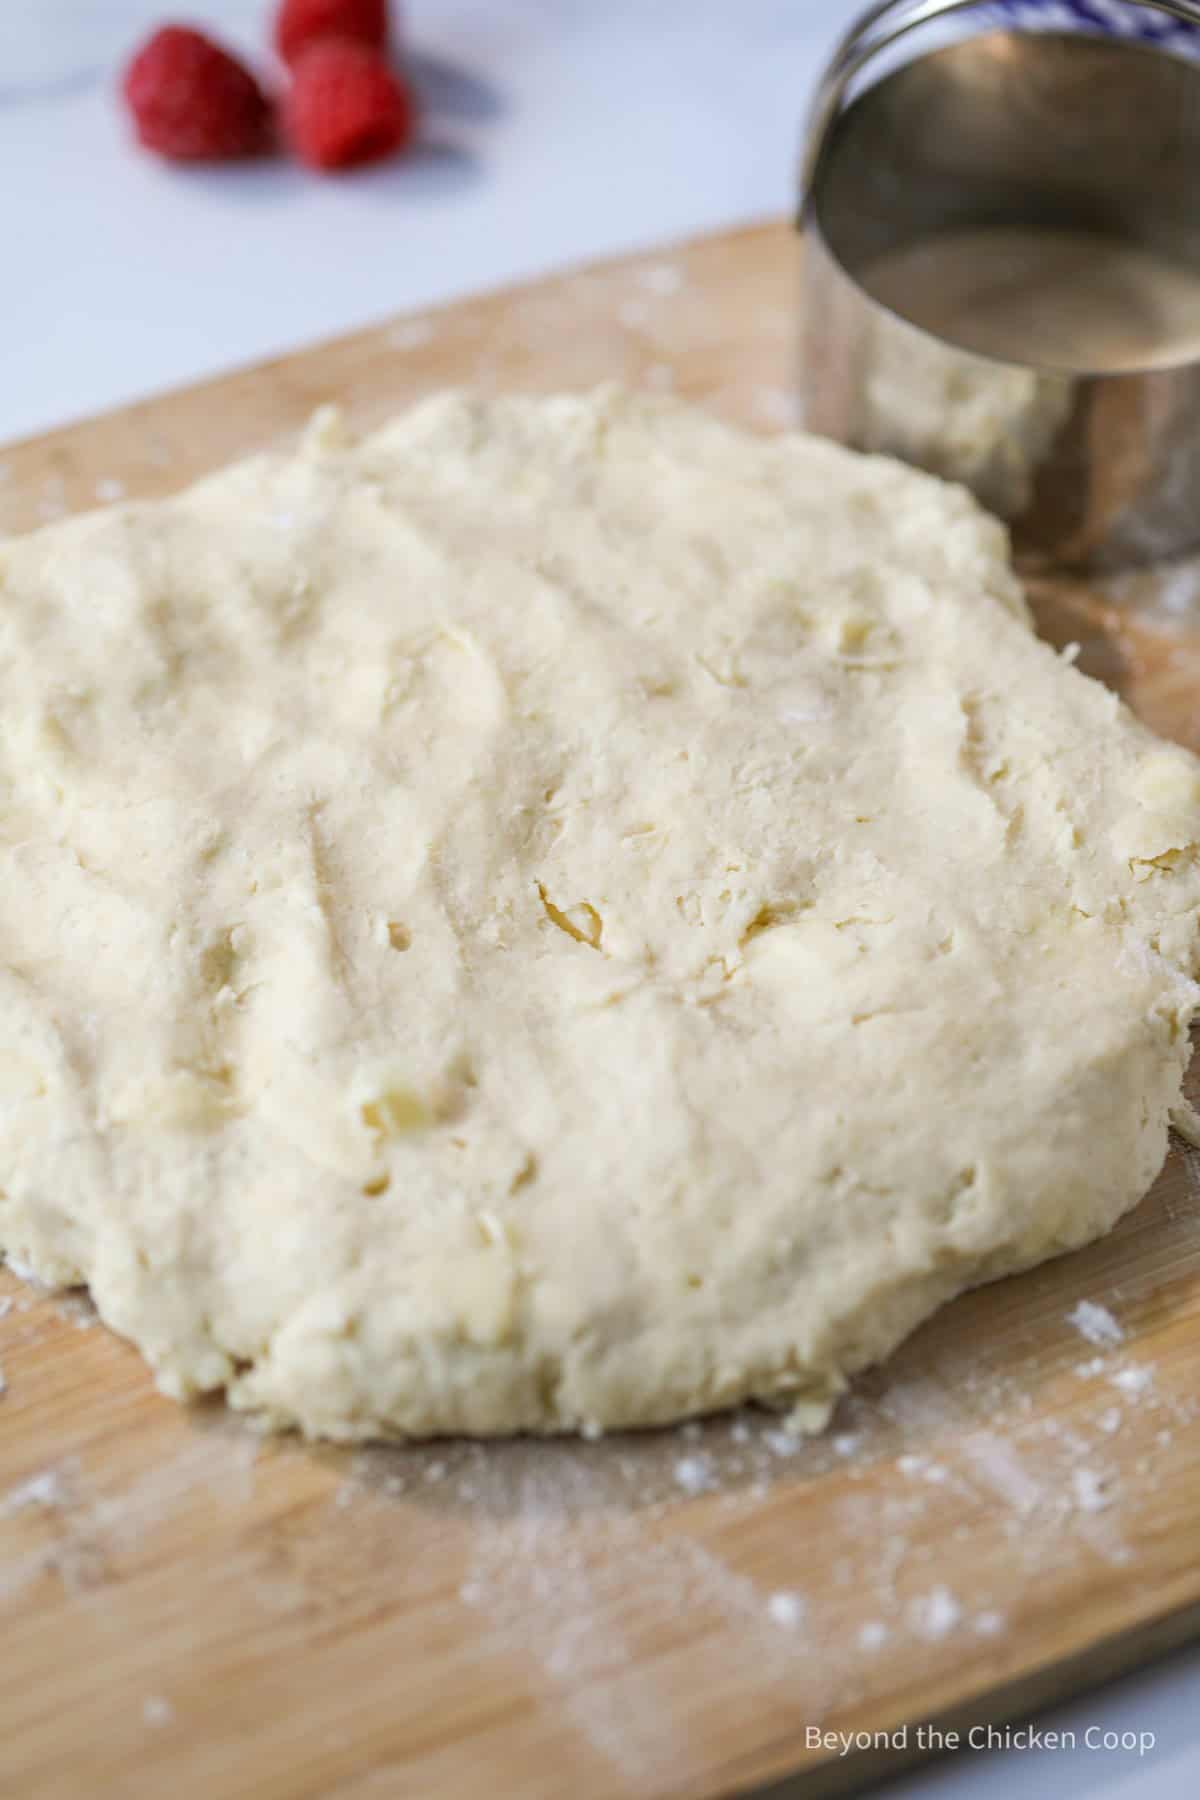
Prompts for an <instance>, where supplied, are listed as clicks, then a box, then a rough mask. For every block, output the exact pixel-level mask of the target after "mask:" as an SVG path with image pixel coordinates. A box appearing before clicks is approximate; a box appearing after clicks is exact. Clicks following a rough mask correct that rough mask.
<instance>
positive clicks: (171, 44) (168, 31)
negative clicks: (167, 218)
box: [123, 25, 271, 162]
mask: <svg viewBox="0 0 1200 1800" xmlns="http://www.w3.org/2000/svg"><path fill="white" fill-rule="evenodd" d="M123 87H124V92H125V99H126V101H127V102H128V105H129V110H130V112H131V113H132V114H133V117H134V122H135V124H136V126H137V135H138V139H139V141H140V142H141V143H143V144H144V145H145V146H146V148H147V149H148V150H157V151H158V153H159V155H160V156H167V157H170V158H171V159H172V160H173V161H176V162H212V161H217V160H220V159H222V158H224V157H234V156H253V155H255V154H256V153H257V152H258V151H260V150H264V149H265V148H266V146H267V143H268V141H269V137H270V121H271V108H270V105H269V103H268V101H267V99H266V96H265V95H264V94H263V91H262V89H261V88H260V87H259V85H258V83H257V82H256V81H255V79H254V77H253V75H251V73H250V71H249V70H248V69H245V68H243V67H242V65H241V63H239V62H237V61H236V60H235V58H233V57H232V56H230V55H229V53H228V51H226V50H222V48H221V46H220V45H219V44H214V43H213V41H212V39H211V38H207V37H205V36H204V35H203V33H202V32H199V31H192V30H191V29H190V28H189V27H188V26H186V25H164V26H163V28H162V30H161V31H156V32H155V33H154V35H153V37H151V38H148V39H147V40H146V42H145V43H144V44H143V45H142V47H141V49H140V50H139V51H138V52H137V55H136V56H135V57H134V58H133V60H132V62H131V63H130V64H129V67H128V68H127V69H126V71H125V80H124V83H123Z"/></svg>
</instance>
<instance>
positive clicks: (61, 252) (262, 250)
mask: <svg viewBox="0 0 1200 1800" xmlns="http://www.w3.org/2000/svg"><path fill="white" fill-rule="evenodd" d="M165 10H167V8H166V7H165V5H164V0H0V167H3V169H4V171H5V176H4V182H3V186H2V189H0V232H2V235H0V242H2V243H3V245H4V250H5V254H4V258H3V262H2V264H0V284H2V291H3V332H2V333H0V442H3V441H4V440H5V439H9V438H13V437H16V436H21V435H24V434H27V433H30V432H34V431H37V430H40V429H42V428H44V427H47V426H50V425H54V424H58V423H61V422H63V421H65V420H68V419H70V418H73V417H77V416H79V415H82V414H85V413H88V412H92V411H94V410H96V409H97V408H100V407H107V406H111V405H114V404H117V403H119V402H121V401H123V400H127V399H131V398H133V397H135V396H137V395H140V394H143V393H146V392H149V391H151V390H153V389H156V388H161V387H164V386H168V385H171V384H175V383H179V382H183V381H188V380H192V379H195V378H196V377H198V376H200V375H204V374H208V373H211V372H213V371H215V370H218V369H221V368H225V367H228V366H230V365H231V364H235V363H239V362H245V361H248V360H251V359H253V358H256V357H260V356H264V355H268V354H273V353H276V352H279V351H282V350H285V349H288V348H290V347H293V346H296V345H300V344H303V343H305V342H308V341H310V340H312V339H314V338H319V337H325V336H330V335H333V334H335V333H338V332H341V331H345V330H348V329H350V328H352V327H354V326H356V325H361V324H365V323H367V322H369V321H371V320H373V319H376V318H380V317H383V316H386V315H388V314H390V313H393V312H396V311H398V310H400V309H403V308H407V307H418V306H424V305H426V304H428V303H430V302H433V301H437V300H443V299H448V298H450V297H452V296H455V295H459V294H462V293H465V292H469V291H471V290H472V289H476V288H480V287H485V286H491V285H495V284H497V283H499V282H504V281H508V280H512V279H515V278H518V277H520V276H525V275H530V274H533V273H536V272H538V271H541V270H545V269H551V268H554V267H556V266H558V265H561V264H563V263H566V262H569V261H571V260H574V259H578V258H585V257H596V256H601V255H604V254H607V253H615V252H618V251H623V250H629V249H634V248H637V247H639V246H641V245H646V244H651V243H653V242H654V241H656V240H657V239H661V238H664V237H673V236H681V235H684V234H687V233H690V232H696V231H702V230H706V229H712V228H717V227H720V226H723V225H729V224H734V223H737V222H741V221H744V220H746V219H748V218H753V217H760V216H763V215H766V214H770V213H778V212H783V211H785V210H786V209H787V208H788V207H789V206H790V205H791V203H792V200H793V186H794V168H795V161H796V148H797V135H798V122H799V119H800V115H801V111H802V107H803V102H804V99H805V96H806V94H807V93H808V91H809V89H810V87H811V84H812V82H813V80H814V79H815V76H816V73H817V69H818V67H819V64H820V61H821V58H822V56H823V55H824V54H825V53H826V52H827V50H828V48H829V46H830V44H831V43H832V41H833V39H834V37H835V36H836V35H837V34H838V32H839V31H840V30H841V29H842V28H843V26H844V24H845V23H846V21H847V19H848V18H849V16H850V14H851V12H852V11H853V7H852V6H850V5H847V3H846V0H409V3H408V5H407V7H406V9H405V34H404V35H405V39H406V42H407V43H408V45H409V47H410V50H411V52H412V55H413V60H414V68H415V70H416V72H417V73H418V75H419V77H420V85H421V88H422V92H423V95H424V114H425V126H424V132H423V140H424V141H423V147H422V148H421V150H420V151H419V152H418V153H417V154H415V155H414V156H413V157H411V158H409V159H407V160H405V161H402V162H397V163H394V164H391V165H388V166H385V167H382V168H379V169H377V170H373V171H367V172H363V173H360V174H357V175H355V176H353V177H350V178H343V179H338V180H320V179H318V178H316V177H313V176H311V175H308V174H306V173H304V172H302V171H300V170H298V169H296V168H294V167H291V166H289V165H287V164H286V163H277V164H272V165H263V166H260V167H239V168H228V169H221V170H216V171H198V170H187V171H180V170H172V169H169V168H166V167H164V166H163V165H161V164H158V163H156V162H155V161H153V160H152V159H150V158H148V157H145V156H142V155H139V154H137V153H135V152H134V151H133V150H132V148H131V147H130V145H129V143H128V139H127V133H126V130H125V127H124V124H123V121H122V119H121V116H120V112H119V109H118V107H117V105H116V104H115V102H114V98H113V93H112V86H113V75H114V71H115V70H116V69H117V68H118V67H119V65H120V62H121V59H122V57H123V56H124V54H125V53H126V52H127V50H128V49H129V47H130V46H131V45H132V44H133V43H135V42H136V40H137V37H138V35H139V33H140V32H141V31H142V30H144V29H145V28H146V27H147V26H149V25H150V24H152V23H156V22H157V21H158V20H159V19H161V17H162V16H163V13H164V11H165ZM182 11H183V16H185V17H190V18H191V19H193V20H195V21H196V22H207V23H209V24H211V25H214V26H219V27H220V28H221V29H222V30H223V31H224V32H225V33H226V35H227V36H228V38H229V39H230V40H231V41H232V42H234V43H240V44H241V45H242V46H243V47H244V48H245V49H246V50H247V51H250V52H252V53H253V54H255V55H256V56H258V57H260V58H261V56H262V48H261V46H262V44H263V42H264V32H263V27H262V20H263V16H264V11H265V9H264V8H262V7H260V6H258V5H253V4H248V3H247V0H188V3H186V4H184V5H183V7H182ZM1197 1536H1198V1540H1200V1522H1198V1524H1197ZM1131 1578H1133V1579H1135V1578H1136V1577H1135V1576H1134V1577H1131ZM1039 1723H1040V1724H1046V1725H1051V1724H1052V1725H1054V1726H1056V1727H1059V1728H1061V1729H1072V1730H1075V1731H1076V1732H1078V1734H1079V1736H1080V1739H1081V1740H1082V1737H1083V1733H1084V1731H1085V1729H1086V1727H1087V1726H1089V1725H1097V1726H1099V1727H1101V1728H1107V1729H1114V1730H1118V1731H1123V1730H1131V1731H1134V1732H1139V1731H1141V1732H1144V1731H1152V1732H1154V1733H1155V1735H1156V1738H1157V1747H1156V1748H1155V1750H1154V1751H1153V1752H1152V1753H1151V1754H1150V1755H1149V1756H1148V1757H1147V1758H1145V1759H1144V1760H1141V1761H1139V1760H1138V1759H1137V1757H1136V1756H1135V1755H1131V1754H1122V1753H1120V1752H1113V1753H1108V1754H1106V1753H1104V1752H1102V1751H1086V1750H1082V1749H1081V1750H1079V1751H1077V1752H1076V1753H1075V1754H1071V1753H1069V1752H1062V1751H1057V1752H1050V1751H1045V1752H1036V1751H1030V1752H1020V1753H1017V1752H1007V1753H1004V1754H1001V1755H982V1754H981V1755H969V1756H959V1757H955V1758H950V1759H946V1760H944V1761H943V1762H942V1763H941V1764H939V1765H936V1766H934V1767H931V1768H929V1769H926V1770H925V1771H923V1772H921V1773H918V1774H916V1775H914V1776H911V1777H909V1778H906V1779H905V1780H904V1781H902V1782H901V1783H899V1784H898V1785H897V1786H896V1787H894V1788H892V1789H891V1790H889V1793H890V1795H891V1796H893V1797H894V1800H900V1796H901V1795H903V1796H904V1797H905V1800H1008V1797H1009V1796H1010V1795H1011V1794H1013V1793H1014V1792H1019V1793H1020V1794H1021V1795H1022V1797H1023V1800H1041V1797H1042V1796H1047V1797H1049V1796H1054V1800H1079V1797H1082V1796H1090V1795H1099V1796H1103V1800H1193V1797H1194V1796H1195V1795H1197V1794H1200V1651H1195V1652H1192V1653H1190V1654H1186V1655H1183V1656H1179V1657H1176V1658H1174V1659H1172V1660H1171V1661H1170V1662H1169V1663H1167V1664H1165V1665H1161V1666H1160V1667H1159V1668H1158V1669H1156V1670H1153V1671H1150V1672H1148V1673H1146V1674H1143V1675H1141V1676H1138V1677H1136V1678H1133V1679H1130V1680H1127V1681H1125V1682H1123V1683H1121V1684H1120V1685H1119V1686H1116V1687H1113V1688H1109V1689H1106V1690H1103V1691H1102V1692H1100V1693H1097V1694H1095V1695H1093V1696H1091V1697H1090V1698H1086V1699H1084V1700H1082V1701H1080V1702H1078V1703H1077V1704H1075V1705H1073V1706H1071V1707H1070V1708H1067V1709H1065V1710H1063V1711H1062V1712H1060V1713H1058V1714H1056V1715H1055V1716H1054V1717H1053V1718H1047V1719H1044V1720H1041V1721H1039Z"/></svg>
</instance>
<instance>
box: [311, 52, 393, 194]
mask: <svg viewBox="0 0 1200 1800" xmlns="http://www.w3.org/2000/svg"><path fill="white" fill-rule="evenodd" d="M284 121H285V124H286V128H287V134H288V137H289V138H290V139H291V143H292V148H293V149H294V150H295V152H296V155H297V156H298V157H299V158H300V160H301V161H302V162H306V163H310V164H311V165H312V167H313V168H314V169H346V168H349V167H350V166H351V165H352V164H354V163H366V162H378V161H379V160H380V158H381V157H384V156H390V155H391V153H392V151H393V150H399V149H400V147H401V145H403V144H406V143H407V142H408V140H409V138H410V137H411V136H412V131H413V123H414V116H413V103H412V97H411V95H410V94H409V91H408V89H407V88H406V87H405V86H404V84H403V82H402V81H400V80H399V78H398V77H397V76H396V75H394V74H393V73H392V71H391V69H389V67H388V65H387V63H386V62H385V61H384V59H383V57H382V56H380V55H379V54H378V52H377V51H374V50H368V49H367V48H366V46H365V45H364V44H355V43H351V42H350V41H349V40H348V39H346V38H318V39H317V41H316V42H315V43H312V44H310V45H309V46H308V48H307V50H305V51H303V52H302V53H301V55H300V57H299V58H298V60H297V62H296V66H295V69H294V70H293V76H292V86H291V91H290V93H289V94H288V97H287V101H286V103H285V111H284Z"/></svg>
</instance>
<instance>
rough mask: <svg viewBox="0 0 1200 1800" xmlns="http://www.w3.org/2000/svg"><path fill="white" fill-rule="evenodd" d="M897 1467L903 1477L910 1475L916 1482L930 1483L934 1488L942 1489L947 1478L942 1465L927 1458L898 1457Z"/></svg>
mask: <svg viewBox="0 0 1200 1800" xmlns="http://www.w3.org/2000/svg"><path fill="white" fill-rule="evenodd" d="M896 1467H897V1468H898V1469H899V1471H900V1473H901V1474H902V1475H908V1476H910V1477H911V1478H912V1479H913V1480H915V1481H928V1482H929V1483H930V1485H931V1486H933V1487H940V1486H941V1484H942V1482H944V1481H945V1480H946V1478H947V1477H946V1470H945V1469H944V1468H943V1467H942V1465H941V1463H936V1462H930V1460H929V1458H928V1457H927V1456H913V1455H904V1456H898V1457H897V1458H896Z"/></svg>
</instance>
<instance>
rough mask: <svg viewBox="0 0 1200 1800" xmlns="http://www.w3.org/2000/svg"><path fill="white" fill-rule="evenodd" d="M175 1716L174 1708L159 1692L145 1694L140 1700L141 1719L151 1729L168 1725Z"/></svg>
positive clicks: (158, 1728)
mask: <svg viewBox="0 0 1200 1800" xmlns="http://www.w3.org/2000/svg"><path fill="white" fill-rule="evenodd" d="M174 1717H175V1708H174V1707H173V1706H172V1705H171V1702H170V1701H169V1700H164V1699H163V1697H162V1695H161V1694H147V1696H146V1698H145V1699H144V1700H143V1701H142V1720H143V1723H145V1724H146V1725H148V1726H150V1728H151V1729H152V1730H160V1729H161V1728H162V1727H163V1726H164V1725H169V1724H170V1723H171V1721H172V1719H173V1718H174Z"/></svg>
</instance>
